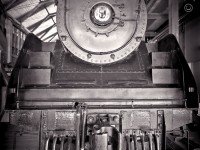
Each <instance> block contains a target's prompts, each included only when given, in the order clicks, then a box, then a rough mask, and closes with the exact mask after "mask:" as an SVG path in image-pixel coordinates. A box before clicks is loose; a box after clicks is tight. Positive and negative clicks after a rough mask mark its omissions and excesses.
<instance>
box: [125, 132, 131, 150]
mask: <svg viewBox="0 0 200 150" xmlns="http://www.w3.org/2000/svg"><path fill="white" fill-rule="evenodd" d="M126 142H127V147H128V148H127V150H131V143H130V136H129V135H126Z"/></svg>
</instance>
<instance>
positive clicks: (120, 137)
mask: <svg viewBox="0 0 200 150" xmlns="http://www.w3.org/2000/svg"><path fill="white" fill-rule="evenodd" d="M117 150H122V134H121V133H120V132H118V148H117Z"/></svg>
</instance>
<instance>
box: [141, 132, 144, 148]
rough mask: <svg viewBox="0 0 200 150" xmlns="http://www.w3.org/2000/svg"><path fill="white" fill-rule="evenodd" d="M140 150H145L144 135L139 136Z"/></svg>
mask: <svg viewBox="0 0 200 150" xmlns="http://www.w3.org/2000/svg"><path fill="white" fill-rule="evenodd" d="M141 143H142V150H145V141H144V133H142V134H141Z"/></svg>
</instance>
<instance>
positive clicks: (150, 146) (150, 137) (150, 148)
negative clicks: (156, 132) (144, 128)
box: [148, 133, 153, 150]
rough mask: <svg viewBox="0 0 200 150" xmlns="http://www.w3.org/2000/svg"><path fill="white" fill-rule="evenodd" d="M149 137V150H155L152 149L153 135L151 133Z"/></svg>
mask: <svg viewBox="0 0 200 150" xmlns="http://www.w3.org/2000/svg"><path fill="white" fill-rule="evenodd" d="M148 137H149V150H152V149H153V147H152V144H153V140H152V134H151V133H149V134H148Z"/></svg>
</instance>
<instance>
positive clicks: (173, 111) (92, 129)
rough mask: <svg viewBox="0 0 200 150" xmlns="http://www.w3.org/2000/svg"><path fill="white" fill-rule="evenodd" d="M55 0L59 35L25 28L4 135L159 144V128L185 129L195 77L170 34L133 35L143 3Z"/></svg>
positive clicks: (140, 29) (110, 145)
mask: <svg viewBox="0 0 200 150" xmlns="http://www.w3.org/2000/svg"><path fill="white" fill-rule="evenodd" d="M57 5H58V7H57V8H58V10H57V29H58V33H59V37H60V40H58V41H57V42H56V43H43V42H42V41H41V40H39V39H38V38H37V37H36V36H35V35H33V34H30V35H28V36H27V38H26V41H25V43H24V46H23V48H22V50H21V52H20V55H19V58H18V60H17V62H16V65H15V67H14V69H13V72H12V75H11V78H10V81H9V86H8V89H7V99H6V109H5V114H6V115H5V116H4V117H5V118H6V116H7V118H8V120H9V121H8V122H9V125H8V126H6V127H7V131H6V132H5V133H6V134H7V135H9V136H10V135H11V134H10V133H11V132H12V133H13V132H15V133H16V134H14V136H10V137H9V139H10V141H9V143H10V144H13V146H14V147H15V150H18V149H19V150H22V149H26V148H27V147H29V148H30V149H34V150H36V149H40V150H44V149H45V150H49V149H53V150H57V149H60V150H64V149H68V150H80V149H81V150H83V149H85V150H125V149H126V150H127V149H128V150H131V149H142V150H145V149H149V150H152V149H157V150H159V149H165V148H166V137H167V133H169V132H170V133H173V132H174V130H175V131H176V134H181V135H185V134H187V132H186V130H185V128H183V126H185V125H186V124H189V123H193V122H194V120H193V117H194V116H195V115H196V114H195V113H194V112H195V111H196V110H197V108H198V99H197V89H196V84H195V81H194V78H193V76H192V73H191V71H190V69H189V67H188V65H187V62H186V60H185V58H184V56H183V54H182V52H181V49H180V47H179V45H178V42H177V41H176V38H175V37H174V36H173V35H169V36H167V37H166V38H164V39H163V40H161V41H159V42H158V43H154V44H153V45H154V48H153V47H151V46H146V44H145V42H144V41H143V40H142V39H143V37H144V34H145V29H146V24H147V12H146V5H145V3H144V0H123V1H122V0H104V1H100V0H92V1H88V0H81V1H80V0H58V4H57ZM4 120H5V119H4ZM13 126H14V127H13ZM183 129H184V130H183ZM183 133H185V134H183ZM7 139H8V138H4V141H5V142H4V143H8V141H6V140H7ZM12 139H13V140H12ZM16 139H17V140H16ZM168 140H170V138H168ZM173 144H174V145H175V142H174V143H173V142H171V145H173ZM171 145H167V146H168V147H169V146H171ZM4 147H5V149H6V148H7V147H9V146H8V145H6V144H5V145H4Z"/></svg>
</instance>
